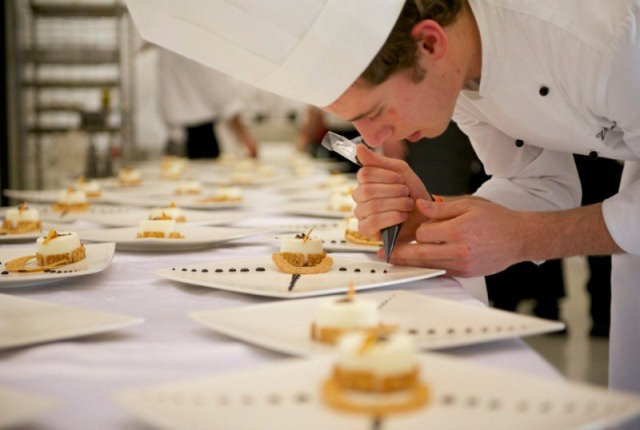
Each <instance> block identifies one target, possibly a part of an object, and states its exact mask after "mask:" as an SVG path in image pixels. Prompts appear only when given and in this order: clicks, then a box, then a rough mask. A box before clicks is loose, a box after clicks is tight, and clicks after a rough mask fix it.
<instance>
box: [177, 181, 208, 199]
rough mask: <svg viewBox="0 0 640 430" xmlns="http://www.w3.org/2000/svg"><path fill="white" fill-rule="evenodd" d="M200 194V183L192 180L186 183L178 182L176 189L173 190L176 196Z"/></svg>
mask: <svg viewBox="0 0 640 430" xmlns="http://www.w3.org/2000/svg"><path fill="white" fill-rule="evenodd" d="M201 192H202V184H201V183H200V181H196V180H194V179H188V180H186V181H182V182H180V184H179V185H178V187H177V188H176V189H175V193H176V194H178V195H183V194H187V195H195V194H200V193H201Z"/></svg>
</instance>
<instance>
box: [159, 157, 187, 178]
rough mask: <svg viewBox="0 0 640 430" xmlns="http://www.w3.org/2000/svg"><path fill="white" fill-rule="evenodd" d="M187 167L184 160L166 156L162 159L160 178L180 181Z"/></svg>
mask: <svg viewBox="0 0 640 430" xmlns="http://www.w3.org/2000/svg"><path fill="white" fill-rule="evenodd" d="M187 167H189V163H188V161H187V160H186V159H185V158H181V157H175V156H171V155H167V156H164V157H162V164H161V167H160V176H162V177H163V178H164V179H172V180H175V179H180V177H181V176H182V175H183V174H184V172H185V171H186V170H187Z"/></svg>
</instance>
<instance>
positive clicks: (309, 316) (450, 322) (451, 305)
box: [189, 290, 564, 356]
mask: <svg viewBox="0 0 640 430" xmlns="http://www.w3.org/2000/svg"><path fill="white" fill-rule="evenodd" d="M358 296H363V297H366V298H367V299H369V300H372V301H375V302H377V303H378V309H379V315H380V321H381V322H382V323H383V324H385V325H391V326H395V327H396V329H397V330H399V331H403V332H406V333H408V334H410V335H411V336H412V337H413V338H414V339H415V342H416V346H417V347H418V348H419V349H440V348H450V347H456V346H462V345H471V344H476V343H483V342H491V341H496V340H500V339H506V338H510V337H515V336H529V335H534V334H540V333H547V332H552V331H559V330H562V329H563V328H564V324H563V323H561V322H556V321H548V320H543V319H540V318H534V317H530V316H525V315H519V314H516V313H512V312H505V311H500V310H496V309H491V308H481V307H476V306H470V305H463V304H459V303H456V302H452V301H450V300H443V299H435V298H432V297H429V296H425V295H422V294H416V293H411V292H408V291H402V290H399V291H389V292H386V291H376V292H370V293H363V294H358ZM327 300H335V298H327V297H321V298H318V297H314V298H311V299H302V300H296V301H295V302H291V301H286V302H282V301H280V302H274V303H265V304H260V305H252V306H246V307H242V308H233V309H223V310H215V311H201V312H192V313H190V314H189V316H190V317H191V318H193V319H195V320H196V321H199V322H201V323H202V324H204V325H205V326H207V327H209V328H211V329H213V330H215V331H217V332H220V333H223V334H225V335H227V336H231V337H234V338H237V339H240V340H242V341H245V342H249V343H253V344H255V345H259V346H262V347H264V348H268V349H272V350H275V351H278V352H283V353H285V354H292V355H303V356H306V355H316V354H326V353H332V352H334V347H333V346H331V345H328V344H323V343H319V342H316V341H314V340H312V339H311V338H310V337H309V331H310V327H311V323H312V322H313V320H314V315H315V313H316V309H317V307H318V305H319V304H320V303H322V302H325V301H327Z"/></svg>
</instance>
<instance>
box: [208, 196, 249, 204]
mask: <svg viewBox="0 0 640 430" xmlns="http://www.w3.org/2000/svg"><path fill="white" fill-rule="evenodd" d="M241 201H242V197H235V198H233V197H205V198H204V199H200V200H198V203H224V202H241Z"/></svg>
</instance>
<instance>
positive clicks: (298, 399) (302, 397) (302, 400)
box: [295, 393, 309, 403]
mask: <svg viewBox="0 0 640 430" xmlns="http://www.w3.org/2000/svg"><path fill="white" fill-rule="evenodd" d="M295 400H296V402H298V403H306V402H307V401H308V400H309V395H307V394H306V393H298V394H296V396H295Z"/></svg>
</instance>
